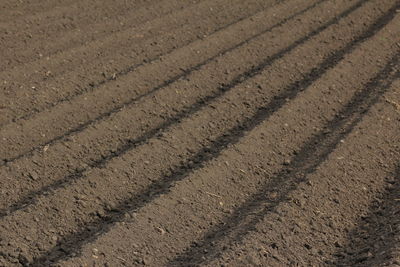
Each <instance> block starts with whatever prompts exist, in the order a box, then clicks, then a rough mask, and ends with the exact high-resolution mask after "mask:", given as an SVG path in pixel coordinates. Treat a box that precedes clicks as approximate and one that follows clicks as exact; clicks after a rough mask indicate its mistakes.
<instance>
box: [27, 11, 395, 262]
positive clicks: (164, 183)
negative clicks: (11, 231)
mask: <svg viewBox="0 0 400 267" xmlns="http://www.w3.org/2000/svg"><path fill="white" fill-rule="evenodd" d="M395 13H396V8H395V7H394V8H392V9H391V10H390V11H389V12H388V13H387V14H386V15H384V16H383V17H381V18H380V19H379V21H378V22H379V23H376V24H374V25H373V26H371V28H370V29H369V31H367V32H365V33H364V34H363V35H362V36H360V37H359V38H358V39H357V40H358V41H356V40H354V41H353V42H351V43H350V44H349V45H347V46H346V47H345V48H344V49H342V50H340V51H338V52H337V53H335V54H333V55H332V56H331V57H329V58H328V59H327V60H326V61H325V62H324V64H322V65H321V66H320V67H319V68H318V69H317V70H314V71H312V72H311V73H310V74H309V75H308V76H307V77H306V78H305V79H304V80H301V81H299V82H296V83H294V84H292V85H291V86H289V87H288V89H287V90H285V91H284V92H282V93H281V94H280V95H279V96H278V97H277V98H276V99H274V100H273V101H272V102H271V103H268V104H267V105H266V106H265V107H263V108H260V109H259V111H258V112H257V113H256V114H255V115H254V116H253V117H252V118H249V119H248V120H246V121H245V122H243V123H242V124H240V125H238V126H236V127H234V128H232V129H231V130H230V131H227V132H225V133H224V134H223V135H221V136H220V137H219V138H217V139H216V140H215V141H214V142H212V144H211V145H210V146H208V147H206V148H204V149H202V150H201V151H199V152H198V153H197V154H196V155H194V156H193V157H192V158H191V159H189V160H187V161H186V163H185V164H183V165H182V166H178V167H176V168H175V171H173V173H172V174H171V175H169V176H166V177H163V178H161V179H159V180H157V181H155V182H154V183H153V184H151V185H150V186H148V187H147V188H145V189H144V190H143V191H142V192H140V193H138V194H136V195H134V196H133V197H132V198H130V199H127V200H125V201H124V202H123V203H121V204H120V205H119V206H117V207H115V208H113V209H112V210H111V211H107V212H106V215H105V216H104V217H102V218H99V219H97V220H94V221H93V222H90V223H87V224H86V225H85V226H84V227H82V230H80V231H78V232H75V233H73V234H71V235H68V236H66V237H64V238H63V239H62V240H61V241H60V242H59V244H58V245H56V246H55V247H53V248H52V249H50V250H49V251H47V252H46V253H45V254H44V255H43V256H41V257H39V258H37V259H35V261H34V262H33V265H34V266H41V265H43V264H45V263H49V262H58V261H60V260H63V259H65V258H68V257H69V256H70V255H71V253H79V252H80V250H81V249H82V247H83V246H84V245H85V244H88V243H90V242H93V241H94V240H95V239H96V238H97V237H98V236H99V235H101V234H104V233H106V232H108V231H109V230H110V229H111V227H112V226H113V225H114V224H115V223H116V222H118V221H122V220H123V218H124V215H125V214H126V213H127V212H132V211H135V210H137V209H139V208H141V207H144V206H145V205H146V204H148V203H149V202H151V201H153V200H154V199H155V198H157V197H159V196H160V195H162V194H166V193H168V192H169V188H170V187H171V186H172V185H173V184H174V183H175V182H177V181H180V180H183V179H185V178H186V177H187V176H188V175H190V174H191V173H192V172H193V171H195V170H197V169H200V168H203V167H204V165H205V164H206V163H207V162H209V161H210V160H212V159H214V158H216V157H218V155H219V154H220V153H221V152H222V151H223V150H224V149H225V148H226V147H227V146H228V145H231V144H235V143H237V142H238V141H239V140H240V138H242V137H243V136H244V134H245V133H246V132H248V131H250V130H252V129H254V128H255V127H256V126H257V125H259V124H260V123H261V122H263V121H265V120H266V119H267V118H268V117H269V116H271V115H272V114H273V113H274V112H275V111H276V110H278V109H279V108H280V107H281V106H282V105H283V104H284V103H286V99H287V98H294V97H296V95H297V94H298V93H299V92H301V91H302V90H304V89H305V88H307V87H308V86H309V85H310V84H312V83H313V82H314V81H315V80H317V79H318V78H319V77H321V75H322V74H323V73H325V72H326V71H327V70H328V69H329V68H332V67H334V66H335V64H336V63H337V62H338V61H339V60H340V59H342V58H343V57H344V55H345V54H347V53H350V52H351V51H353V49H354V47H355V46H356V45H357V44H359V43H360V42H362V41H363V40H365V39H366V38H368V37H370V36H372V35H373V34H374V33H375V32H376V31H378V30H379V29H380V28H382V27H384V25H386V24H387V23H388V22H389V21H390V20H391V19H392V18H393V16H394V14H395ZM396 60H398V58H397V57H396ZM390 66H391V65H390ZM390 66H389V67H390ZM389 67H387V68H389ZM385 69H386V68H385ZM384 74H385V73H384ZM384 74H381V75H384ZM374 86H375V83H373V84H370V85H368V86H367V87H368V88H369V87H371V88H374ZM358 98H361V96H359V95H357V97H356V99H358ZM357 101H358V100H357ZM357 101H356V100H355V101H354V102H355V104H356V103H357ZM350 106H351V105H350ZM337 124H339V122H336V121H334V122H333V123H332V126H331V127H332V128H335V127H336V126H337ZM328 127H329V125H328ZM331 135H332V134H331ZM331 135H329V136H331ZM334 137H336V136H334ZM335 140H336V139H335ZM321 142H322V141H321ZM312 144H313V145H315V144H314V143H312ZM307 149H308V147H307ZM310 149H311V148H310ZM303 154H304V153H303ZM303 154H301V153H300V154H299V155H300V156H301V155H303ZM320 154H321V153H320ZM305 155H307V153H306V154H305ZM300 156H298V157H300ZM303 156H304V155H303ZM318 159H320V157H319V158H318ZM298 161H300V162H299V163H298V164H300V163H301V160H300V159H299V160H298ZM294 162H296V161H294ZM292 165H293V164H292ZM293 167H295V166H294V165H293ZM300 167H301V166H299V167H298V168H300Z"/></svg>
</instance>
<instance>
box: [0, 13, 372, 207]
mask: <svg viewBox="0 0 400 267" xmlns="http://www.w3.org/2000/svg"><path fill="white" fill-rule="evenodd" d="M361 12H362V14H363V16H365V15H366V14H374V15H375V14H376V11H375V10H374V9H372V6H370V7H366V8H365V9H362V10H360V11H359V12H358V14H361ZM376 15H378V14H376ZM354 16H356V15H354ZM357 16H359V15H357ZM362 20H363V19H362V16H360V21H362ZM341 24H343V25H345V26H346V24H347V21H346V20H344V21H343V23H341ZM337 27H343V26H341V25H340V26H337ZM364 28H365V27H364V26H361V27H360V29H358V30H355V29H354V31H351V32H349V33H348V34H347V35H346V37H344V36H342V38H341V39H340V41H338V43H337V44H334V43H332V45H331V46H326V48H325V49H324V50H325V51H324V53H327V54H326V56H328V55H329V53H331V51H332V50H334V49H335V48H336V49H337V48H340V47H343V45H344V44H345V42H346V41H350V40H351V38H352V36H353V35H354V34H355V35H358V34H359V33H361V32H362V30H363V29H364ZM336 30H337V29H336V28H334V27H333V28H332V29H330V30H329V32H327V33H325V34H322V35H321V36H319V38H318V39H316V40H313V41H310V43H312V44H313V45H314V43H315V45H314V46H316V47H318V43H319V42H321V40H324V39H330V38H332V36H335V34H336V32H335V31H336ZM352 34H353V35H352ZM313 45H311V44H310V45H308V46H311V47H312V46H313ZM296 46H297V44H296V45H294V46H293V47H291V48H290V49H288V52H290V50H292V49H294V48H295V47H296ZM301 49H302V50H304V51H307V48H306V47H301ZM283 52H285V51H283ZM285 53H286V52H285ZM303 53H304V52H303ZM319 53H320V54H319V55H318V54H316V56H313V57H308V58H306V59H303V60H306V61H303V62H302V63H301V62H299V63H298V64H301V65H304V66H307V67H303V69H302V71H300V72H299V71H298V70H297V67H295V66H294V67H295V69H294V70H293V71H294V73H292V74H291V75H290V76H291V79H298V78H300V77H301V75H306V74H307V71H310V70H311V68H312V66H314V65H315V64H317V63H319V62H321V60H322V58H321V56H322V54H321V53H322V50H320V51H319ZM281 57H282V54H279V53H278V54H276V55H275V56H272V57H269V58H267V59H266V61H264V62H263V63H261V64H260V65H259V66H257V67H255V68H254V69H253V72H247V73H245V74H241V75H239V76H237V77H236V78H234V79H233V80H232V81H231V83H229V84H227V85H225V86H222V87H220V88H219V90H217V91H216V92H214V93H212V94H211V95H208V96H207V95H205V96H203V97H200V99H196V98H198V97H196V98H194V99H192V100H190V98H186V97H184V96H185V95H186V94H192V97H195V96H193V93H194V92H193V91H196V90H197V89H196V87H195V88H192V89H185V88H186V87H187V83H185V82H183V83H181V86H180V87H179V86H177V85H175V86H172V87H170V88H168V89H166V90H164V91H162V92H160V93H158V94H156V95H154V96H153V97H149V98H147V101H143V102H141V103H138V105H135V106H133V107H132V108H130V109H126V110H123V111H122V112H120V113H119V114H118V116H114V117H112V118H111V119H110V120H106V121H104V122H102V123H100V124H98V125H96V126H95V127H90V128H88V129H87V130H86V131H83V132H82V133H80V134H79V135H74V136H72V137H71V139H72V140H67V141H66V142H60V143H59V144H55V145H54V146H49V147H48V151H47V152H46V153H44V154H42V153H40V152H39V153H36V154H35V155H33V156H31V157H27V158H25V159H23V160H22V161H21V160H20V161H18V162H15V164H12V165H11V164H9V168H8V169H9V170H10V171H3V174H2V176H3V177H21V179H22V180H21V181H23V180H26V179H27V178H28V181H30V179H29V176H32V175H33V176H39V177H41V178H40V179H39V180H38V179H36V180H35V181H33V183H34V184H35V186H34V187H37V186H43V188H42V189H40V190H39V191H37V190H33V191H32V192H30V193H25V194H26V196H25V197H23V198H22V199H21V200H19V201H17V203H16V204H14V205H12V207H11V209H6V210H3V214H7V213H9V212H13V211H15V210H18V209H20V208H21V207H23V206H25V205H26V204H27V203H29V202H31V201H32V198H34V199H35V198H37V197H38V196H40V195H42V194H44V193H46V192H48V191H49V190H50V189H55V188H59V187H61V186H64V185H65V184H66V183H69V182H72V181H74V180H76V179H78V178H79V177H81V176H82V173H83V172H84V171H86V170H87V169H89V168H92V167H98V166H101V165H103V164H105V163H106V162H107V161H109V160H111V159H113V158H115V157H117V156H120V155H121V154H123V153H126V152H127V151H130V150H132V149H133V148H134V147H135V146H137V145H138V144H140V143H142V142H143V141H146V140H147V139H149V138H151V137H154V136H155V135H156V134H157V133H158V132H159V131H161V130H163V129H165V128H167V127H170V126H171V125H174V124H176V123H179V121H180V120H181V119H182V118H184V117H189V116H190V115H191V114H193V113H195V112H197V111H198V110H199V109H201V108H202V107H204V106H206V105H207V104H209V103H210V102H211V101H214V100H215V99H218V98H220V97H222V96H223V95H224V94H226V93H227V92H228V91H230V90H231V89H232V88H234V87H235V86H236V85H238V84H239V83H241V82H243V81H244V80H247V79H249V78H251V77H254V76H256V75H258V74H259V73H260V72H261V71H262V70H263V69H264V68H265V67H267V66H268V67H269V68H270V69H271V68H272V67H274V68H275V69H276V70H278V73H279V71H282V67H280V65H282V64H283V63H282V62H279V61H277V60H278V59H279V58H281ZM298 60H299V59H298ZM274 61H277V62H276V63H274ZM288 62H290V60H289V61H288ZM311 62H313V63H312V64H311ZM308 65H309V66H308ZM284 71H287V70H284ZM311 74H312V75H314V74H315V72H312V73H311ZM311 74H310V75H311ZM203 76H204V75H202V76H200V79H203ZM271 76H273V77H275V78H274V79H272V81H271V83H274V80H279V79H280V74H276V73H275V74H274V75H272V73H271ZM193 82H196V81H195V80H194V81H193ZM282 86H283V87H284V83H282V84H280V85H276V87H277V88H276V90H278V88H281V89H283V87H282ZM185 90H186V92H185ZM176 91H182V92H183V93H184V94H183V95H182V94H178V95H179V96H180V97H181V98H182V97H184V99H185V100H184V101H182V103H185V106H186V107H185V106H184V107H183V110H182V111H179V110H176V111H174V112H173V113H172V114H168V113H169V112H171V111H169V112H166V110H165V107H169V106H171V107H175V108H177V107H178V106H179V105H182V103H179V101H180V100H179V99H178V100H177V99H176V98H175V97H173V98H172V100H169V101H178V103H177V102H171V103H169V104H168V105H166V104H167V103H168V102H165V100H167V99H171V93H175V92H176ZM270 93H273V92H272V91H271V92H270ZM153 98H154V99H162V105H160V104H159V103H158V101H156V102H154V103H151V102H152V101H153V100H152V99H153ZM189 100H190V102H189V103H187V102H188V101H189ZM193 101H194V102H193ZM253 101H254V100H253ZM149 102H150V103H149ZM249 105H252V104H249ZM254 106H255V105H254ZM157 114H164V115H165V116H166V115H167V114H168V116H167V117H160V116H158V115H157ZM145 119H146V120H147V121H152V123H153V125H146V126H145V127H144V128H143V126H142V125H141V121H142V120H145ZM121 122H124V124H123V125H121ZM127 122H129V123H127ZM116 125H118V127H117V126H116ZM132 125H134V126H133V127H132ZM138 127H139V128H138ZM135 128H136V129H135ZM100 133H101V134H100ZM64 141H65V140H64ZM76 142H77V143H76ZM105 143H106V144H107V146H106V147H104V144H105ZM80 144H85V145H84V146H81V145H80ZM88 148H89V149H88ZM60 151H62V152H60ZM88 152H89V153H88ZM60 153H61V154H60ZM51 158H52V160H50V159H51ZM66 158H69V160H67V161H66V160H65V159H66ZM71 158H72V160H71ZM74 158H76V159H79V160H78V161H76V160H74ZM82 158H83V159H84V160H82ZM49 162H50V165H49ZM86 164H88V165H89V166H83V167H82V165H86ZM19 166H25V167H24V168H22V169H21V168H20V167H19ZM46 166H47V167H46ZM68 168H69V169H72V170H73V169H75V168H76V169H77V170H76V171H73V172H72V173H71V174H70V175H67V176H66V177H64V178H62V177H63V176H64V175H66V173H68V172H69V171H68ZM54 171H55V172H54ZM13 180H14V179H13ZM52 181H54V182H52ZM46 183H47V184H48V185H45V184H46ZM7 184H8V185H7ZM11 184H12V185H13V186H12V188H10V189H11V190H12V191H13V194H12V195H11V197H17V196H19V195H20V194H21V193H22V192H24V191H26V189H23V188H20V189H19V191H20V192H19V193H17V192H16V187H15V183H12V182H11V183H10V181H8V180H3V183H2V185H1V187H2V188H4V189H5V188H7V187H9V186H10V185H11ZM19 186H23V187H24V186H25V187H28V188H32V186H33V185H32V183H31V182H28V183H25V182H24V183H21V185H18V187H19ZM5 191H7V190H5ZM5 195H6V194H4V196H3V197H5ZM2 202H3V203H8V205H9V204H10V203H12V202H13V200H11V199H7V200H6V199H4V198H3V201H2Z"/></svg>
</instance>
